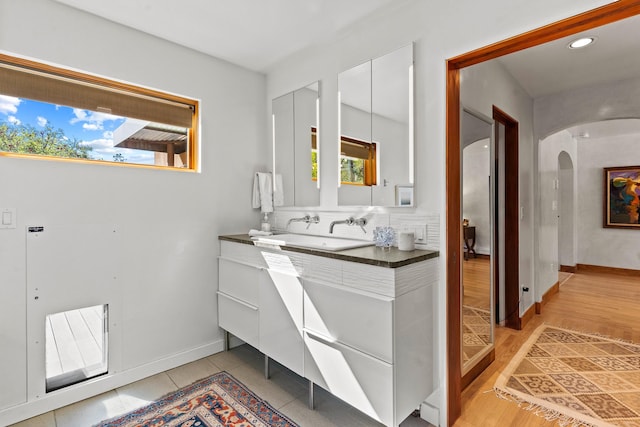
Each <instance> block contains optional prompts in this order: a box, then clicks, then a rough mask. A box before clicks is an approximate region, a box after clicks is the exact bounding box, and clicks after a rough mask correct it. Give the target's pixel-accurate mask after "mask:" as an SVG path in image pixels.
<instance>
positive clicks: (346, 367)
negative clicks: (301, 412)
mask: <svg viewBox="0 0 640 427" xmlns="http://www.w3.org/2000/svg"><path fill="white" fill-rule="evenodd" d="M304 341H305V344H306V347H305V348H306V353H305V358H304V370H305V376H306V377H307V378H308V379H310V380H311V381H313V382H314V383H315V384H317V385H319V386H320V387H322V388H324V389H325V390H327V391H329V392H330V393H331V394H333V395H334V396H337V397H339V398H340V399H342V400H344V401H345V402H347V403H348V404H350V405H352V406H353V407H355V408H357V409H359V410H360V411H362V412H364V413H365V414H367V415H369V416H370V417H372V418H374V419H376V420H378V421H380V422H382V423H383V424H385V425H387V426H391V425H394V419H393V418H394V415H393V366H392V365H391V364H389V363H385V362H383V361H381V360H378V359H376V358H374V357H371V356H368V355H366V354H364V353H361V352H359V351H356V350H354V349H352V348H350V347H347V346H345V345H342V344H340V343H337V342H333V343H332V342H329V341H327V340H325V339H323V338H322V337H319V336H317V335H315V334H312V333H309V332H308V331H305V336H304Z"/></svg>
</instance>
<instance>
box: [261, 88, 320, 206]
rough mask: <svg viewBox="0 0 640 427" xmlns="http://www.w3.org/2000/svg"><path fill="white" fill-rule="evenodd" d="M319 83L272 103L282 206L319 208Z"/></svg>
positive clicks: (275, 163) (274, 166)
mask: <svg viewBox="0 0 640 427" xmlns="http://www.w3.org/2000/svg"><path fill="white" fill-rule="evenodd" d="M318 89H319V83H318V82H315V83H312V84H310V85H308V86H305V87H303V88H300V89H298V90H295V91H293V92H290V93H288V94H286V95H282V96H280V97H278V98H276V99H274V100H273V101H272V102H271V108H272V126H273V135H272V138H273V170H274V171H275V173H276V174H280V175H281V176H282V187H283V188H282V193H283V200H284V203H283V206H318V205H319V204H320V181H319V176H318V156H319V149H320V147H319V144H318V141H319V138H318V128H319V127H318V124H319V118H318V115H319V108H320V95H319V93H320V92H319V90H318Z"/></svg>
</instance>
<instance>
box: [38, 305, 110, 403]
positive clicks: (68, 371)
mask: <svg viewBox="0 0 640 427" xmlns="http://www.w3.org/2000/svg"><path fill="white" fill-rule="evenodd" d="M108 313H109V306H108V305H107V304H105V305H96V306H93V307H84V308H79V309H77V310H69V311H64V312H60V313H53V314H49V315H48V316H47V317H46V319H45V334H46V335H45V352H46V354H45V356H46V390H47V393H49V392H51V391H55V390H58V389H60V388H63V387H67V386H69V385H72V384H77V383H79V382H82V381H85V380H88V379H90V378H94V377H96V376H99V375H102V374H106V373H107V372H108V351H107V350H108V339H107V338H108V327H107V325H108V318H109V315H108Z"/></svg>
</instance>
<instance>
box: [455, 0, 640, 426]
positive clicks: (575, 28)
mask: <svg viewBox="0 0 640 427" xmlns="http://www.w3.org/2000/svg"><path fill="white" fill-rule="evenodd" d="M638 14H640V0H619V1H617V2H613V3H610V4H607V5H605V6H602V7H599V8H596V9H593V10H590V11H587V12H585V13H581V14H579V15H575V16H572V17H570V18H567V19H563V20H561V21H557V22H555V23H552V24H549V25H546V26H543V27H540V28H537V29H535V30H532V31H529V32H527V33H524V34H521V35H518V36H515V37H512V38H509V39H506V40H503V41H500V42H497V43H494V44H492V45H489V46H485V47H482V48H480V49H477V50H474V51H471V52H468V53H465V54H462V55H459V56H456V57H454V58H450V59H448V60H447V61H446V65H447V76H446V82H447V98H446V102H447V105H446V120H447V124H446V132H447V137H446V157H445V159H446V160H445V161H446V179H445V182H446V212H445V217H446V237H445V239H446V243H445V244H446V249H445V254H446V255H445V256H446V271H445V274H446V279H445V280H446V299H447V301H446V313H447V314H446V316H447V320H446V324H447V345H446V347H447V358H446V362H447V387H446V390H447V425H448V426H452V425H453V423H454V422H455V421H456V419H458V418H459V417H460V414H461V413H462V401H461V391H462V390H461V378H462V367H461V363H460V360H461V330H460V326H461V310H460V303H461V288H460V277H461V275H460V267H461V264H460V255H461V254H460V248H461V245H460V241H461V240H460V239H461V235H462V234H461V233H462V218H460V178H461V175H460V154H461V152H460V150H461V148H460V69H462V68H465V67H468V66H471V65H474V64H478V63H480V62H484V61H488V60H491V59H495V58H498V57H500V56H503V55H507V54H509V53H514V52H518V51H520V50H523V49H527V48H529V47H533V46H538V45H540V44H543V43H546V42H549V41H553V40H556V39H559V38H563V37H566V36H570V35H572V34H576V33H579V32H581V31H586V30H589V29H591V28H595V27H599V26H601V25H606V24H609V23H612V22H616V21H619V20H622V19H625V18H629V17H631V16H635V15H638Z"/></svg>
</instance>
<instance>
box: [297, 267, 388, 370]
mask: <svg viewBox="0 0 640 427" xmlns="http://www.w3.org/2000/svg"><path fill="white" fill-rule="evenodd" d="M304 291H305V292H304V328H305V329H309V330H310V331H312V332H313V331H314V332H316V333H317V334H319V335H320V336H324V337H327V338H329V339H330V340H332V341H338V342H341V343H343V344H346V345H348V346H350V347H354V348H356V349H357V350H360V351H362V352H364V353H367V354H370V355H372V356H375V357H377V358H379V359H382V360H384V361H386V362H389V363H392V362H393V335H392V329H393V300H391V299H390V298H385V297H382V296H373V295H371V294H367V293H364V292H361V291H355V290H350V289H348V288H345V287H340V286H333V285H328V284H320V283H317V282H313V281H309V280H305V281H304Z"/></svg>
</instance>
